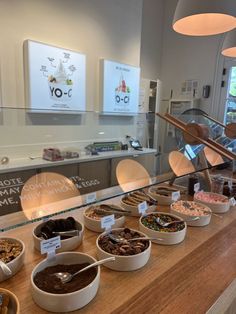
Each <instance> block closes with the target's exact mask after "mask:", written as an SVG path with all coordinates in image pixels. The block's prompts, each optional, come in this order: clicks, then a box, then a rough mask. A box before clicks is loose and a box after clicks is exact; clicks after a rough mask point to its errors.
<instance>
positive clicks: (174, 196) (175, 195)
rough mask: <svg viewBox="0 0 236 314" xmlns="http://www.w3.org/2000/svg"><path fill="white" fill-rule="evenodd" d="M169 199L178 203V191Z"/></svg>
mask: <svg viewBox="0 0 236 314" xmlns="http://www.w3.org/2000/svg"><path fill="white" fill-rule="evenodd" d="M171 198H172V201H175V202H176V201H178V199H179V198H180V191H176V192H172V195H171Z"/></svg>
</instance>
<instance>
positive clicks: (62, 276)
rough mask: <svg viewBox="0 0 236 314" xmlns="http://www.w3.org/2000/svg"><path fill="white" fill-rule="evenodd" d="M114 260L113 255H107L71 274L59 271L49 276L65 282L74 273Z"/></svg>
mask: <svg viewBox="0 0 236 314" xmlns="http://www.w3.org/2000/svg"><path fill="white" fill-rule="evenodd" d="M114 260H115V257H114V256H112V257H108V258H104V259H101V260H100V261H97V262H95V263H92V264H90V265H88V266H86V267H84V268H82V269H80V270H79V271H77V272H76V273H74V274H71V273H68V272H60V273H54V274H52V275H51V276H56V277H57V278H59V279H60V280H61V282H62V283H67V282H69V281H71V280H72V279H73V278H74V277H75V276H76V275H78V274H80V273H82V272H83V271H85V270H87V269H89V268H92V267H95V266H98V265H101V264H104V263H107V262H111V261H114Z"/></svg>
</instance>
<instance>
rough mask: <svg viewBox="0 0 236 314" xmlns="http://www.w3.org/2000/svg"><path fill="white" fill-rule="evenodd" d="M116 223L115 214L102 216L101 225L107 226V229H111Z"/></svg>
mask: <svg viewBox="0 0 236 314" xmlns="http://www.w3.org/2000/svg"><path fill="white" fill-rule="evenodd" d="M114 224H115V215H109V216H105V217H102V219H101V227H102V228H105V230H108V229H111V226H112V225H114Z"/></svg>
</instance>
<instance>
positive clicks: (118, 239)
mask: <svg viewBox="0 0 236 314" xmlns="http://www.w3.org/2000/svg"><path fill="white" fill-rule="evenodd" d="M108 236H109V238H110V239H111V240H112V241H114V242H116V243H126V242H131V241H139V240H158V241H163V239H161V238H148V237H140V238H132V239H125V238H123V237H122V236H120V235H115V234H112V233H108Z"/></svg>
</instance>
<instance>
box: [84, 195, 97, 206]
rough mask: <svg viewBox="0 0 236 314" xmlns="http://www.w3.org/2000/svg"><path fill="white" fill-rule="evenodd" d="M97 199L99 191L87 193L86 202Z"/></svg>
mask: <svg viewBox="0 0 236 314" xmlns="http://www.w3.org/2000/svg"><path fill="white" fill-rule="evenodd" d="M96 200H97V193H96V192H93V193H90V194H88V195H86V204H89V203H93V202H96Z"/></svg>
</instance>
